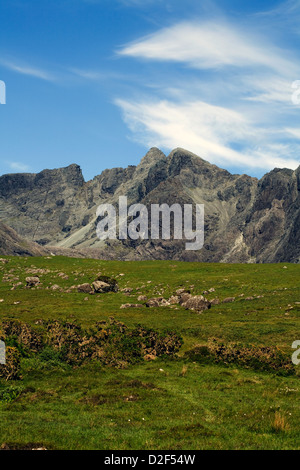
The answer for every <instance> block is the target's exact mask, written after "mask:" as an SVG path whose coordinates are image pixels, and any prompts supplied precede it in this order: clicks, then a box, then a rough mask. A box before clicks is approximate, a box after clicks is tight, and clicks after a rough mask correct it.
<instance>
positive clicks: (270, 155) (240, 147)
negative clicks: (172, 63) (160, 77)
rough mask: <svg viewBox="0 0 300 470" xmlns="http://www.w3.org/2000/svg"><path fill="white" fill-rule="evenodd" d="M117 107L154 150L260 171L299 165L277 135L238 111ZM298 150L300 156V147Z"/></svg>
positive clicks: (196, 105)
mask: <svg viewBox="0 0 300 470" xmlns="http://www.w3.org/2000/svg"><path fill="white" fill-rule="evenodd" d="M116 104H117V105H118V106H119V107H120V108H121V109H122V112H123V116H124V120H125V122H126V123H127V125H128V127H129V128H130V130H131V131H132V132H133V135H134V138H135V139H136V140H138V141H139V142H142V143H143V144H146V145H148V146H153V145H158V146H161V147H162V148H167V149H172V148H175V147H183V148H186V149H188V150H190V151H192V152H194V153H196V154H197V155H199V156H201V157H202V158H205V159H207V160H209V161H211V162H212V163H216V164H219V165H227V166H228V165H230V166H235V167H247V168H256V169H271V168H274V167H275V166H276V167H278V166H279V167H288V168H293V169H295V168H296V167H297V166H298V165H299V161H298V160H297V159H296V158H295V157H294V152H291V149H290V148H289V146H282V145H281V144H278V143H276V142H274V134H275V132H274V131H273V132H270V133H269V132H268V130H267V129H259V128H257V127H256V126H255V125H253V123H251V122H249V121H248V120H247V119H246V118H245V117H244V116H243V115H242V114H241V113H238V112H236V111H233V110H230V109H226V108H222V107H219V106H212V105H209V104H207V103H204V102H198V101H196V102H190V103H177V104H175V103H172V102H169V101H166V100H164V101H159V102H153V101H152V102H151V101H144V102H142V101H139V102H132V101H131V102H129V101H126V100H121V99H118V100H116ZM245 148H246V150H245ZM297 150H298V152H299V153H300V145H299V146H298V147H297ZM282 155H284V157H282Z"/></svg>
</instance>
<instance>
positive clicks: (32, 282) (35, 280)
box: [25, 276, 40, 287]
mask: <svg viewBox="0 0 300 470" xmlns="http://www.w3.org/2000/svg"><path fill="white" fill-rule="evenodd" d="M25 281H26V287H35V286H37V285H38V284H40V278H39V277H38V276H34V277H26V279H25Z"/></svg>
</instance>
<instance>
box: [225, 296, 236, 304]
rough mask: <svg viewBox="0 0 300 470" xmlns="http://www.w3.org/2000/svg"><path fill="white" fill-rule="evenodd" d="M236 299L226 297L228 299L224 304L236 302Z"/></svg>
mask: <svg viewBox="0 0 300 470" xmlns="http://www.w3.org/2000/svg"><path fill="white" fill-rule="evenodd" d="M234 301H235V297H226V299H224V300H223V304H229V303H230V302H234Z"/></svg>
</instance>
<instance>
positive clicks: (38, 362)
mask: <svg viewBox="0 0 300 470" xmlns="http://www.w3.org/2000/svg"><path fill="white" fill-rule="evenodd" d="M6 259H7V260H8V263H5V264H4V263H2V262H1V261H0V274H1V275H2V282H0V300H1V299H3V301H2V302H0V320H4V319H5V320H7V319H17V320H21V321H23V322H27V323H29V324H31V325H33V326H34V325H35V324H36V322H38V320H40V319H43V320H45V319H59V320H69V321H70V320H71V321H74V320H77V321H78V322H79V323H80V324H82V325H83V326H84V327H86V328H88V327H92V326H93V325H94V324H95V323H96V322H97V321H99V320H107V319H108V318H109V317H110V316H114V317H115V319H117V320H119V321H122V322H124V323H125V324H126V325H128V326H129V327H134V326H136V325H137V324H142V325H145V326H147V327H151V328H155V329H158V330H162V329H164V328H171V329H174V330H176V331H178V332H179V333H180V334H181V335H182V337H183V339H184V344H183V346H182V348H181V350H180V352H179V357H178V358H176V359H168V360H167V359H166V360H163V359H157V360H155V361H152V362H141V363H139V364H135V365H131V366H129V367H128V368H127V369H124V370H118V369H112V368H109V367H107V366H102V365H100V364H97V363H90V364H86V365H83V366H81V367H77V368H72V367H71V366H69V365H67V364H65V363H59V362H55V361H52V362H51V361H45V360H42V359H41V358H38V357H27V358H26V357H24V358H23V359H22V375H23V379H22V380H19V381H10V382H5V381H4V380H3V379H2V380H1V381H0V413H1V422H0V445H1V443H4V442H6V443H8V444H9V445H10V446H15V447H18V446H20V447H22V446H25V445H27V444H29V443H35V444H42V445H45V446H46V447H47V448H60V449H212V448H215V449H246V448H248V449H249V448H250V449H295V448H299V447H300V432H299V431H300V430H299V422H300V420H299V417H300V411H299V406H298V405H297V402H298V403H299V369H300V365H299V366H298V367H296V374H295V375H293V376H290V377H284V376H280V375H277V374H275V373H270V372H262V371H259V370H254V369H245V368H242V367H240V366H238V365H235V364H231V365H226V364H222V363H219V364H213V363H209V364H203V363H199V362H197V361H193V360H190V359H188V358H187V357H186V356H185V353H186V352H187V351H189V350H191V349H192V348H194V347H195V346H196V345H205V344H206V343H207V341H208V340H209V338H212V337H215V338H218V339H219V340H222V341H223V342H224V343H225V344H227V343H228V342H232V341H238V342H239V343H242V344H244V345H248V344H251V345H255V346H259V347H261V346H270V347H278V348H279V349H280V350H282V351H283V352H284V353H285V354H286V355H287V356H289V355H290V356H291V355H292V353H293V350H292V349H291V345H292V343H293V342H294V341H295V340H297V339H300V331H299V316H300V304H299V302H300V282H299V281H300V267H299V265H291V264H286V265H283V264H277V265H233V264H232V265H226V264H198V263H182V262H174V261H166V262H163V261H153V262H117V261H110V262H108V261H99V260H84V259H80V260H79V259H72V258H63V257H52V258H49V257H46V258H43V257H41V258H8V257H7V258H6ZM39 270H42V271H39ZM98 273H101V274H104V275H109V276H112V277H115V278H116V279H117V280H118V283H119V287H120V291H119V292H118V293H106V294H97V295H87V294H82V293H77V292H76V291H72V292H65V291H66V290H67V289H68V288H69V287H70V286H72V285H77V284H81V283H84V282H92V281H93V280H94V279H95V278H96V275H97V274H98ZM36 274H37V275H39V277H40V280H41V282H42V284H41V288H40V289H24V284H25V278H26V277H27V276H33V275H36ZM121 274H123V275H121ZM19 282H21V283H22V285H18V286H16V287H15V288H14V289H13V290H11V289H12V287H13V285H14V284H15V285H16V284H17V283H19ZM53 284H57V285H59V286H60V287H61V290H52V289H51V285H53ZM47 287H48V289H47ZM125 287H130V288H132V289H133V291H132V292H131V293H130V295H129V296H128V295H125V294H124V293H122V292H121V289H123V288H125ZM181 287H184V288H186V289H190V290H191V292H192V293H193V294H195V295H196V294H202V292H203V291H207V290H209V289H210V288H212V287H213V288H214V289H215V292H212V293H209V294H207V295H206V297H207V298H208V299H210V300H211V299H212V298H216V297H218V298H219V299H220V300H221V303H220V304H219V305H214V306H212V308H211V309H210V310H208V311H205V312H203V313H201V314H198V313H195V312H192V311H187V310H184V309H183V308H182V307H180V306H177V305H175V306H167V307H157V308H147V307H146V306H144V307H143V308H138V309H120V306H121V305H122V304H124V303H128V302H129V303H141V302H140V301H138V296H139V295H141V294H142V295H146V296H148V297H158V296H162V297H165V298H168V297H170V296H171V295H172V294H174V293H175V291H176V289H178V288H181ZM227 297H235V298H236V300H235V301H234V302H232V303H222V300H223V299H225V298H227ZM248 297H251V298H252V300H246V298H248Z"/></svg>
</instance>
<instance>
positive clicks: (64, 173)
mask: <svg viewBox="0 0 300 470" xmlns="http://www.w3.org/2000/svg"><path fill="white" fill-rule="evenodd" d="M299 187H300V166H299V167H298V168H297V170H295V171H293V170H289V169H273V170H272V171H270V172H269V173H266V174H265V175H264V176H263V177H262V178H261V179H260V180H258V179H257V178H254V177H251V176H248V175H246V174H243V175H238V174H231V173H229V172H228V171H227V170H224V169H221V168H219V167H218V166H216V165H213V164H211V163H209V162H208V161H206V160H203V159H202V158H200V157H198V156H197V155H195V154H193V153H191V152H189V151H187V150H184V149H180V148H177V149H174V150H173V151H172V152H171V153H170V154H169V155H168V156H166V155H165V154H164V153H163V152H162V151H160V150H159V149H157V148H151V149H150V150H149V151H148V152H147V153H146V155H145V156H144V157H143V158H142V159H141V161H140V163H139V164H138V165H137V166H133V165H129V166H127V167H126V168H121V167H117V168H112V169H106V170H104V171H103V172H102V173H101V174H99V175H97V176H95V177H94V178H93V179H92V180H89V181H85V180H84V177H83V174H82V171H81V168H80V167H79V166H78V165H76V164H72V165H69V166H67V167H64V168H58V169H54V170H43V171H42V172H40V173H37V174H32V173H27V174H26V173H25V174H8V175H3V176H1V177H0V214H1V220H2V222H3V223H4V224H6V226H8V227H10V228H12V229H14V231H15V232H17V234H18V235H19V237H21V238H23V239H25V240H27V242H30V243H31V244H32V243H34V244H38V246H36V245H34V246H32V249H35V250H38V247H40V249H41V248H44V249H46V250H50V251H51V252H53V253H54V254H65V255H66V256H79V257H90V258H100V259H119V260H144V259H174V260H176V259H177V260H182V261H200V262H223V263H224V262H228V263H236V262H240V263H270V262H294V263H299V262H300V251H299V250H300V243H299V233H300V230H299V228H300V210H299V207H300V200H299ZM120 196H126V198H127V201H128V206H130V205H133V204H142V205H143V206H144V207H145V208H147V210H148V213H150V212H149V211H150V209H151V206H152V205H153V204H159V205H161V204H167V205H168V206H169V207H170V206H172V205H173V204H179V205H180V207H181V208H183V207H185V206H184V205H185V204H188V205H190V206H192V207H195V205H197V204H200V205H203V206H204V246H203V248H201V249H199V250H196V251H187V250H186V244H185V241H186V240H185V239H182V240H176V239H173V237H172V233H171V238H170V239H164V238H163V239H162V238H159V239H154V240H153V239H151V238H149V239H146V240H140V239H138V240H132V239H130V237H129V238H128V239H118V238H117V239H116V240H110V239H109V240H105V241H104V240H100V239H99V238H98V237H97V232H96V227H97V224H98V217H97V209H98V207H99V206H100V205H103V204H110V205H113V206H117V205H118V203H119V198H120ZM4 232H5V230H4ZM10 238H14V239H16V235H13V237H10ZM2 239H3V240H5V233H4V234H3V236H2ZM21 244H22V242H21ZM17 245H18V244H17ZM19 245H20V243H19ZM27 246H28V243H27ZM3 247H4V248H3ZM15 248H16V247H15ZM2 250H3V253H2V254H5V243H4V245H3V246H2ZM19 251H20V250H19ZM15 252H18V251H17V250H16V249H15Z"/></svg>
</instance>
